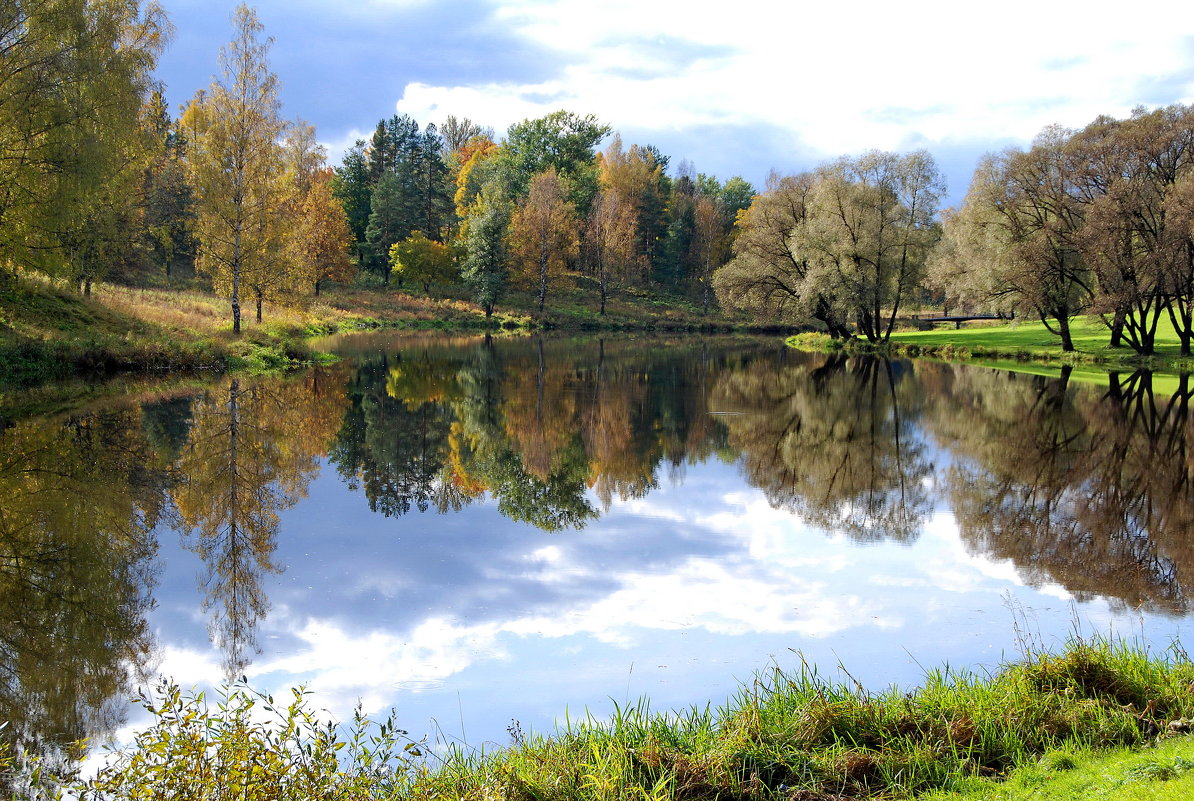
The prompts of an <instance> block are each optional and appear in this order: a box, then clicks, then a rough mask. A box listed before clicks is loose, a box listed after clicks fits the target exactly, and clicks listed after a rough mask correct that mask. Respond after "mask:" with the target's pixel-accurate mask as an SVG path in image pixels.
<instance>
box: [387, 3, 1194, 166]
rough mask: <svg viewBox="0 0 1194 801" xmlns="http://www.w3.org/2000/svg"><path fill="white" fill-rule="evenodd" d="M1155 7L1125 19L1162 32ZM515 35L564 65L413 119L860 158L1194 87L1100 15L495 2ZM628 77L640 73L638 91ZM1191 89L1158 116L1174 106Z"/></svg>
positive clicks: (438, 101) (419, 89)
mask: <svg viewBox="0 0 1194 801" xmlns="http://www.w3.org/2000/svg"><path fill="white" fill-rule="evenodd" d="M1172 14H1173V7H1172V4H1171V3H1170V2H1167V1H1162V0H1142V2H1139V3H1137V4H1135V5H1134V7H1133V10H1132V16H1133V17H1135V18H1141V19H1166V18H1172ZM496 15H497V17H498V19H499V20H500V21H502V22H504V23H505V24H507V25H509V26H511V28H512V29H513V30H515V31H516V32H517V33H518V34H520V35H522V36H524V37H526V38H528V39H530V40H531V41H532V42H534V43H536V44H537V45H539V46H541V47H544V48H548V49H551V50H555V51H557V52H559V53H561V54H562V55H565V56H567V57H568V61H569V66H567V67H565V68H564V69H563V70H562V72H561V73H560V74H559V75H557V76H555V77H554V78H553V79H552V80H551V81H549V82H545V83H538V84H512V83H511V84H507V83H488V84H476V85H471V86H430V85H427V84H418V83H412V84H410V85H408V86H407V87H406V91H405V94H404V96H403V97H402V99H401V100H400V101H399V103H398V108H399V110H400V111H404V112H408V113H410V114H412V115H413V116H415V117H416V118H418V119H429V118H435V117H437V115H442V113H444V112H445V111H447V110H451V111H452V112H453V113H456V114H464V115H467V116H470V117H472V118H473V119H476V120H481V121H484V122H485V123H486V124H492V125H494V126H495V127H497V128H498V129H499V130H503V129H504V128H505V127H506V126H508V125H509V124H510V123H512V122H516V121H518V120H520V119H523V118H527V117H533V116H539V115H542V114H544V113H547V112H549V111H552V110H554V109H557V108H561V107H566V108H569V109H572V110H574V111H578V112H581V113H594V114H596V115H597V116H598V117H599V118H601V119H602V120H603V121H606V122H609V123H610V124H612V125H613V126H614V127H615V128H617V127H627V126H632V127H634V128H636V129H639V130H643V129H649V130H658V131H666V130H677V129H685V128H693V127H696V126H701V125H704V124H722V123H735V124H742V125H744V126H747V127H748V128H749V127H758V126H776V127H778V128H781V129H786V130H788V131H790V132H791V134H792V136H793V138H794V139H795V138H796V137H799V138H800V140H801V141H802V142H803V143H805V144H806V145H807V146H808V147H810V148H812V149H813V150H815V151H817V152H820V153H822V154H825V155H835V154H838V153H844V152H855V151H858V150H862V149H865V148H869V147H880V148H889V149H893V148H900V147H907V146H909V145H910V144H921V143H925V142H927V143H929V144H931V143H934V142H948V141H965V140H973V139H979V140H998V139H1006V138H1015V139H1020V140H1027V139H1029V138H1031V137H1032V136H1033V135H1034V134H1035V133H1036V132H1037V131H1039V130H1040V128H1041V127H1043V126H1044V125H1047V124H1050V123H1053V122H1062V123H1064V124H1069V125H1081V124H1084V123H1085V122H1087V121H1089V120H1091V119H1093V118H1094V117H1095V116H1096V115H1098V114H1100V113H1111V114H1124V113H1126V112H1127V111H1128V110H1130V108H1131V107H1132V106H1134V105H1136V104H1138V103H1140V102H1142V98H1140V97H1138V96H1137V92H1138V89H1137V87H1138V81H1140V80H1141V79H1149V78H1153V79H1166V80H1168V79H1171V78H1172V76H1176V75H1183V74H1185V75H1191V74H1194V73H1192V72H1191V70H1190V67H1191V61H1192V59H1191V53H1190V52H1189V48H1188V46H1187V44H1186V40H1185V37H1184V34H1185V33H1186V31H1185V29H1184V28H1183V27H1182V26H1180V25H1172V26H1164V25H1160V26H1158V25H1148V26H1142V25H1125V24H1123V11H1122V8H1120V7H1119V6H1117V5H1114V4H1112V3H1109V2H1094V3H1087V4H1083V5H1082V6H1081V7H1079V6H1077V5H1076V4H1072V3H1039V2H1029V0H1011V2H1008V3H1003V4H1000V5H999V6H984V5H976V4H958V3H954V2H945V1H944V0H933V1H932V2H920V3H917V4H915V5H914V6H912V7H909V6H908V5H907V4H903V5H901V4H890V3H879V2H862V3H859V2H855V3H844V4H836V5H835V4H828V3H790V2H761V3H750V4H740V5H738V6H735V7H734V8H733V9H732V11H727V9H726V8H725V7H724V6H720V5H714V4H706V5H701V4H690V3H681V2H676V1H675V0H666V1H665V2H654V3H650V4H643V3H641V2H631V0H614V2H610V3H603V4H602V5H601V7H600V8H596V7H594V6H593V5H592V4H591V3H586V2H581V0H556V1H555V2H539V1H538V0H519V1H516V2H502V3H501V4H499V6H498V8H497V11H496ZM635 73H641V75H640V76H636V75H635ZM1192 88H1194V81H1187V82H1186V83H1185V84H1184V86H1182V87H1181V88H1180V89H1178V90H1175V91H1176V92H1177V96H1174V97H1172V98H1171V99H1169V102H1178V101H1188V100H1189V99H1190V97H1191V90H1192Z"/></svg>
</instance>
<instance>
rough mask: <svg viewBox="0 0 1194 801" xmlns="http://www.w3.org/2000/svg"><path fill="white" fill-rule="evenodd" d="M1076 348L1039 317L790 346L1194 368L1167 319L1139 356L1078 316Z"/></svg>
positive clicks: (1107, 367) (1009, 363)
mask: <svg viewBox="0 0 1194 801" xmlns="http://www.w3.org/2000/svg"><path fill="white" fill-rule="evenodd" d="M1071 330H1072V333H1073V339H1074V347H1075V348H1076V350H1075V351H1074V352H1070V353H1066V352H1065V351H1063V350H1062V349H1061V340H1060V339H1058V338H1057V337H1056V336H1055V335H1053V334H1052V333H1050V332H1049V331H1048V329H1046V328H1045V326H1044V325H1043V324H1041V323H1040V322H1031V321H1026V320H1017V321H1013V322H1011V323H1005V324H1000V325H993V324H984V323H977V322H973V323H967V324H966V327H963V328H960V329H954V328H952V327H948V328H941V327H938V328H934V329H932V330H926V331H913V330H902V331H894V332H892V335H891V340H890V341H889V342H888V343H886V344H884V345H872V344H871V343H868V342H865V341H862V340H853V341H850V342H841V341H839V340H834V339H831V338H830V337H829V336H827V335H825V334H816V333H810V334H797V335H795V336H792V337H789V338H788V339H787V343H788V345H789V346H791V347H794V348H798V349H800V350H812V351H821V352H834V351H846V352H849V353H877V354H882V355H887V356H900V357H906V358H928V359H936V360H939V361H947V362H966V363H970V364H977V365H980V366H984V367H994V368H997V369H1004V370H1015V371H1017V372H1026V373H1037V374H1041V375H1057V374H1058V372H1059V371H1060V370H1061V369H1062V368H1068V371H1069V373H1070V375H1071V377H1072V378H1075V379H1079V380H1080V379H1082V378H1083V377H1084V376H1085V377H1087V378H1093V377H1098V378H1100V379H1105V377H1106V374H1107V373H1108V372H1114V371H1127V372H1132V371H1135V370H1137V369H1148V370H1153V371H1156V372H1162V373H1174V374H1176V373H1181V372H1191V371H1194V358H1190V357H1183V356H1181V354H1180V350H1181V343H1180V341H1179V340H1178V337H1177V334H1176V333H1175V332H1174V330H1173V327H1172V325H1171V324H1170V323H1169V321H1168V320H1167V319H1166V320H1163V321H1162V324H1161V325H1159V326H1158V328H1157V339H1156V343H1157V344H1156V353H1155V354H1154V355H1152V356H1147V357H1145V356H1140V355H1138V354H1137V353H1135V352H1134V351H1132V350H1130V349H1129V348H1126V347H1123V348H1111V347H1110V346H1109V344H1108V343H1109V340H1110V334H1109V332H1108V330H1107V327H1106V326H1105V325H1104V324H1103V322H1102V321H1101V320H1100V319H1099V318H1098V317H1096V316H1087V317H1078V318H1075V319H1074V320H1073V321H1072V323H1071Z"/></svg>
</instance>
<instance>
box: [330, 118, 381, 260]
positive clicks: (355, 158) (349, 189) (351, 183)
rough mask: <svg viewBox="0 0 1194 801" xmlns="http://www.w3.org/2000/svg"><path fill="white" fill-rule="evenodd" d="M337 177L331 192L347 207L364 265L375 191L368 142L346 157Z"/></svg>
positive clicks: (351, 148) (353, 235) (356, 146)
mask: <svg viewBox="0 0 1194 801" xmlns="http://www.w3.org/2000/svg"><path fill="white" fill-rule="evenodd" d="M335 171H336V177H335V180H334V181H333V182H332V192H333V193H334V194H335V195H336V198H337V199H338V200H339V201H340V203H342V204H343V205H344V213H345V214H346V215H347V217H348V227H349V230H351V231H352V238H353V242H354V243H355V246H356V257H357V261H358V262H362V263H363V262H364V261H365V253H366V250H367V247H366V239H365V230H366V229H367V228H368V227H369V214H370V213H371V211H372V208H371V206H370V201H371V199H372V196H373V191H372V189H371V188H370V186H369V166H368V164H367V161H366V157H365V140H364V139H358V140H357V141H356V142H355V143H354V144H353V146H352V147H350V148H349V149H348V151H347V152H346V153H345V154H344V162H343V163H342V164H341V165H340V166H339V167H336V168H335Z"/></svg>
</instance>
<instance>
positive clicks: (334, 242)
mask: <svg viewBox="0 0 1194 801" xmlns="http://www.w3.org/2000/svg"><path fill="white" fill-rule="evenodd" d="M332 180H333V178H332V176H331V174H330V173H329V172H328V171H327V170H321V171H317V172H316V173H315V175H314V176H313V177H312V179H311V184H310V188H309V189H308V190H307V192H306V194H305V195H304V197H303V199H302V205H301V207H300V209H299V216H298V219H297V220H296V221H295V222H296V225H295V231H294V243H295V246H296V251H297V252H296V257H297V265H296V267H297V270H298V272H299V274H300V275H301V276H302V280H303V281H304V283H306V285H307V286H311V287H313V288H314V291H315V296H316V297H319V289H320V286H321V285H322V283H323V282H324V281H336V282H339V283H347V282H348V281H351V280H352V278H353V275H354V274H355V272H356V271H355V269H354V267H353V264H352V260H351V259H350V258H349V246H350V244H351V243H352V231H351V230H350V228H349V225H348V215H347V214H346V213H345V212H344V206H343V205H342V204H341V203H340V202H339V201H338V200H336V197H335V195H334V194H333V192H332Z"/></svg>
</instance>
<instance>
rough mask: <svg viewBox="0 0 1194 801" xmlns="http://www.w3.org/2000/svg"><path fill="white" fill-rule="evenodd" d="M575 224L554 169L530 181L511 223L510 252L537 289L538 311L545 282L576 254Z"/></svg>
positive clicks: (543, 300)
mask: <svg viewBox="0 0 1194 801" xmlns="http://www.w3.org/2000/svg"><path fill="white" fill-rule="evenodd" d="M576 224H577V220H576V208H575V207H574V206H573V205H572V203H571V202H570V201H569V200H568V199H567V198H566V197H565V193H564V185H563V183H562V182H561V181H560V179H559V177H558V176H557V175H556V171H555V169H554V168H551V167H549V168H548V169H547V170H546V171H545V172H542V173H540V174H539V175H536V176H535V177H534V178H533V179H531V188H530V193H529V194H528V195H527V197H526V199H525V200H524V201H523V202H522V203H521V204H520V206H519V207H518V209H517V210H515V212H514V217H513V219H512V220H511V240H512V242H513V247H512V248H511V250H512V255H513V256H514V258H515V259H516V260H517V261H518V264H519V267H520V268H521V272H522V276H523V278H524V280H525V281H526V282H527V283H529V284H530V285H532V286H534V287H535V288H536V296H537V298H538V301H539V311H541V312H542V311H543V305H544V303H545V302H546V299H547V287H548V283H549V282H550V280H551V279H552V278H554V277H556V276H558V275H559V274H560V273H562V272H563V271H564V268H565V267H566V266H567V265H568V263H569V261H571V260H573V259H575V258H576V256H577V253H578V251H579V247H580V243H579V241H578V239H577V230H576V228H577V225H576Z"/></svg>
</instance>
